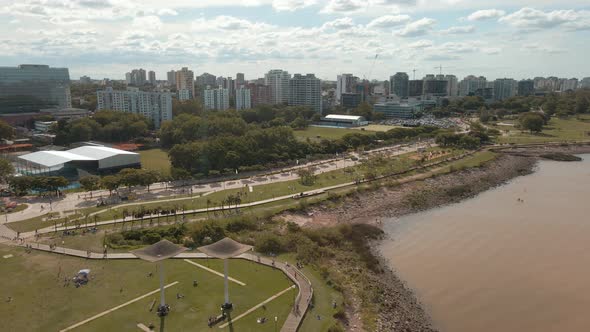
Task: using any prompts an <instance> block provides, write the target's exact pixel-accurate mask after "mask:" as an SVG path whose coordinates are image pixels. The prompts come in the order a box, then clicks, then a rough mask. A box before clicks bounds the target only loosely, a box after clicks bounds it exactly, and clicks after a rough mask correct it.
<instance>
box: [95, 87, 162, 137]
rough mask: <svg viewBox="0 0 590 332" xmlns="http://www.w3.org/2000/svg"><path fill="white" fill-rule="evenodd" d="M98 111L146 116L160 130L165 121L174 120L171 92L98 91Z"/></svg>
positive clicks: (136, 89) (133, 89)
mask: <svg viewBox="0 0 590 332" xmlns="http://www.w3.org/2000/svg"><path fill="white" fill-rule="evenodd" d="M96 97H97V100H96V101H97V109H99V110H114V111H120V112H127V113H134V114H140V115H143V116H145V117H146V118H148V119H150V120H152V121H153V122H154V126H155V127H156V128H160V126H161V125H162V122H163V121H167V120H172V95H171V94H170V93H169V92H145V91H140V90H139V88H127V90H122V91H121V90H113V88H112V87H107V88H106V89H105V90H102V91H97V92H96Z"/></svg>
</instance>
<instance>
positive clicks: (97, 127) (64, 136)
mask: <svg viewBox="0 0 590 332" xmlns="http://www.w3.org/2000/svg"><path fill="white" fill-rule="evenodd" d="M151 126H152V124H151V123H150V122H149V120H148V119H147V118H145V117H143V116H141V115H139V114H132V113H125V112H117V111H109V110H102V111H98V112H96V113H95V114H94V116H93V117H91V118H82V119H76V120H72V121H70V122H68V121H65V120H60V121H58V123H57V125H56V126H55V127H54V128H52V129H51V131H52V132H53V133H54V134H55V135H56V137H55V140H54V142H55V144H56V145H68V144H70V143H74V142H82V141H89V140H99V141H105V142H126V141H130V140H133V139H136V138H139V137H144V136H147V134H148V130H149V128H150V127H151Z"/></svg>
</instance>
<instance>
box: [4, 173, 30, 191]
mask: <svg viewBox="0 0 590 332" xmlns="http://www.w3.org/2000/svg"><path fill="white" fill-rule="evenodd" d="M8 185H9V186H10V189H12V191H14V193H15V195H17V196H24V195H26V194H27V193H28V192H29V190H31V189H32V188H33V178H32V177H31V176H13V177H10V178H8Z"/></svg>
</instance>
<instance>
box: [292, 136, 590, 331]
mask: <svg viewBox="0 0 590 332" xmlns="http://www.w3.org/2000/svg"><path fill="white" fill-rule="evenodd" d="M547 153H569V154H582V153H590V146H589V145H581V146H552V147H538V148H527V149H525V150H522V149H508V150H502V151H501V152H499V153H498V156H497V158H495V159H494V160H492V161H490V162H488V163H486V164H484V165H483V166H482V167H479V168H469V169H466V170H462V171H457V172H453V173H450V174H444V175H438V176H433V177H430V178H427V179H425V180H421V181H413V182H408V183H404V184H401V185H396V186H392V187H382V188H379V189H377V190H373V191H365V192H363V193H361V194H354V195H351V196H348V197H346V198H344V199H342V200H341V202H340V204H338V205H337V206H334V204H320V205H319V206H316V207H313V208H312V209H311V210H312V213H310V215H311V216H307V217H302V216H293V217H296V218H299V220H298V222H305V223H307V224H308V225H310V226H311V227H313V226H314V224H315V225H324V226H328V225H333V224H337V223H367V224H372V225H376V226H378V227H379V226H381V224H382V220H383V219H384V218H396V217H401V216H404V215H407V214H411V213H416V212H420V211H424V210H428V209H431V208H436V207H440V206H444V205H447V204H452V203H456V202H459V201H461V200H464V199H466V198H469V197H473V196H475V195H477V194H479V193H481V192H483V191H487V190H489V189H492V188H494V187H497V186H500V185H502V184H504V183H506V182H508V181H509V180H511V179H513V178H515V177H517V176H521V175H526V174H530V173H531V172H533V171H534V167H535V165H536V163H537V161H538V160H539V159H540V156H541V155H542V154H547ZM302 219H303V220H302ZM306 219H307V220H306ZM371 245H372V248H373V254H374V255H375V256H376V257H378V258H379V259H380V263H381V266H382V267H383V273H381V274H377V273H375V274H373V275H371V276H370V278H369V279H370V280H368V282H369V283H371V284H373V285H374V286H375V287H378V288H379V289H380V290H381V294H382V296H380V299H379V304H380V310H379V312H380V317H379V319H378V322H377V326H378V330H379V331H408V332H410V331H425V332H426V331H436V329H435V328H434V327H433V325H432V322H431V320H430V318H429V316H428V314H427V313H426V312H425V310H424V308H423V306H421V305H420V303H419V302H418V300H417V299H416V296H415V295H414V293H413V292H412V290H411V289H409V288H408V287H407V286H406V285H405V284H404V282H403V281H402V280H400V279H399V278H398V277H397V275H396V274H395V272H394V271H393V270H392V269H391V268H389V264H388V262H386V261H385V259H384V258H383V257H382V256H381V255H380V253H379V251H378V249H377V247H378V245H379V242H378V241H377V242H374V243H372V244H371ZM350 314H354V315H358V313H355V312H353V313H350Z"/></svg>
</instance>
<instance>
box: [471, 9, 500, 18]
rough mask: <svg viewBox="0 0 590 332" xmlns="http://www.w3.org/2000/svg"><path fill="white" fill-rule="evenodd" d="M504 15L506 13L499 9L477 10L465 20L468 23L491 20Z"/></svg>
mask: <svg viewBox="0 0 590 332" xmlns="http://www.w3.org/2000/svg"><path fill="white" fill-rule="evenodd" d="M504 15H506V12H505V11H503V10H499V9H483V10H478V11H476V12H473V13H471V15H469V16H467V19H468V20H470V21H483V20H489V19H492V18H498V17H501V16H504Z"/></svg>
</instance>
